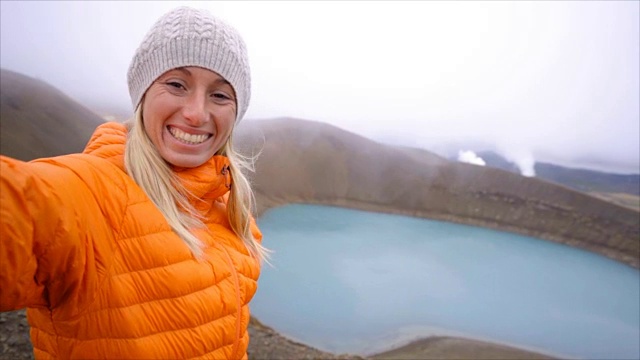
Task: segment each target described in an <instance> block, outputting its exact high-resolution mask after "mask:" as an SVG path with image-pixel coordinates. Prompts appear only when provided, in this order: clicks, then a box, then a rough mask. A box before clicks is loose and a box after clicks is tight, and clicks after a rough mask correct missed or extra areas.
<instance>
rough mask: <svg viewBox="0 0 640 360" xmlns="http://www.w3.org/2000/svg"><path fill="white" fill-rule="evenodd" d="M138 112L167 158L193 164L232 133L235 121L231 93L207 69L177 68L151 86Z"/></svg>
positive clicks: (209, 154) (206, 157) (202, 160)
mask: <svg viewBox="0 0 640 360" xmlns="http://www.w3.org/2000/svg"><path fill="white" fill-rule="evenodd" d="M142 114H143V123H144V127H145V131H146V132H147V135H148V136H149V138H150V139H151V142H152V143H153V145H155V147H156V149H158V152H159V153H160V155H161V156H162V158H164V160H165V161H167V162H168V163H170V164H172V165H174V166H179V167H187V168H191V167H197V166H200V165H202V164H204V163H205V162H206V161H207V160H209V159H210V158H211V157H212V156H213V155H214V154H215V153H216V152H217V151H218V150H219V149H220V148H221V147H222V146H223V145H224V144H225V142H226V141H227V139H228V138H229V136H230V135H231V130H232V129H233V124H234V122H235V119H236V98H235V92H234V91H233V88H232V87H231V85H230V84H229V83H228V82H227V81H226V80H225V79H224V78H222V77H221V76H220V75H218V74H216V73H214V72H212V71H210V70H207V69H203V68H199V67H183V68H177V69H173V70H170V71H168V72H166V73H164V74H163V75H162V76H160V77H159V78H158V79H157V80H156V81H155V82H154V83H153V84H151V86H150V87H149V89H148V90H147V92H146V94H145V97H144V103H143V104H142Z"/></svg>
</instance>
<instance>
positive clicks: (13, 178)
mask: <svg viewBox="0 0 640 360" xmlns="http://www.w3.org/2000/svg"><path fill="white" fill-rule="evenodd" d="M87 197H90V199H88V198H87ZM91 202H93V203H94V204H95V200H94V199H93V196H92V194H91V193H90V192H89V191H88V189H87V188H86V186H84V183H83V182H82V181H81V180H80V179H79V178H78V177H77V176H76V175H75V174H74V173H73V171H71V170H70V169H68V168H66V167H63V166H57V165H56V164H54V163H51V162H48V161H46V160H45V161H38V162H30V163H26V162H22V161H18V160H15V159H11V158H7V157H3V156H0V311H9V310H15V309H20V308H24V307H48V308H53V307H56V306H58V305H59V304H60V303H62V302H65V301H68V300H69V299H70V297H74V296H75V297H77V296H78V291H79V287H80V286H79V284H81V283H83V281H84V280H87V279H88V278H90V277H92V275H93V276H95V270H94V268H95V267H94V266H89V265H91V264H88V261H90V262H93V257H92V256H87V255H88V253H87V250H88V249H90V248H91V246H90V245H89V244H88V243H90V241H87V240H88V236H89V235H88V234H89V232H90V230H89V226H90V225H91V224H88V223H87V222H86V221H84V219H85V216H86V215H87V212H89V211H95V210H92V208H95V205H94V206H93V207H92V206H88V205H87V204H90V203H91ZM89 252H91V250H89Z"/></svg>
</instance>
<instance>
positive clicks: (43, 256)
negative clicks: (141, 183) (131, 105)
mask: <svg viewBox="0 0 640 360" xmlns="http://www.w3.org/2000/svg"><path fill="white" fill-rule="evenodd" d="M125 139H126V129H125V127H124V126H123V125H121V124H118V123H105V124H103V125H101V126H99V127H98V128H97V129H96V132H95V133H94V134H93V136H92V138H91V140H90V141H89V144H88V145H87V148H86V149H85V151H84V152H83V153H82V154H74V155H65V156H60V157H54V158H47V159H39V160H35V161H32V162H28V163H25V162H21V161H17V160H14V159H10V158H7V157H1V158H0V175H1V181H0V211H1V212H0V219H1V220H0V311H8V310H13V309H20V308H24V307H27V308H28V309H27V316H28V320H29V323H30V325H31V340H32V342H33V345H34V352H35V356H36V358H37V359H51V358H52V359H73V358H81V359H93V358H109V359H127V358H139V359H178V358H211V359H237V358H246V357H247V354H246V349H247V346H248V343H249V336H248V333H247V326H248V323H249V308H248V305H247V304H248V302H249V301H250V300H251V298H252V297H253V295H254V293H255V291H256V289H257V279H258V275H259V272H260V265H259V263H258V261H256V260H255V259H253V258H252V257H250V256H249V254H248V252H247V250H246V248H245V247H244V245H243V243H242V241H241V240H240V239H239V238H238V237H237V236H236V235H235V234H234V233H233V232H232V231H231V230H230V225H229V223H228V221H227V213H226V198H227V196H228V187H229V185H230V181H231V179H230V175H229V174H228V171H227V167H228V160H227V158H226V157H223V156H214V157H213V158H212V159H211V160H210V161H209V162H207V163H206V164H204V165H202V166H200V167H198V168H193V169H179V170H175V171H176V173H177V174H178V176H179V178H180V179H181V181H182V182H183V184H185V186H186V187H187V188H188V189H189V191H191V192H192V193H193V195H194V196H195V197H196V198H200V199H202V201H200V200H196V199H195V198H194V199H192V201H193V202H194V203H195V205H196V207H197V209H198V210H199V211H201V212H202V213H203V214H205V218H206V220H205V224H206V225H207V229H201V230H197V232H196V235H197V236H198V237H199V238H200V239H202V241H203V242H204V243H205V250H204V256H203V258H201V259H196V258H194V257H193V255H192V254H191V252H190V251H189V249H188V248H187V246H186V245H185V244H184V242H183V241H182V240H181V239H180V238H178V237H177V235H175V233H174V232H173V231H172V230H171V229H170V228H169V226H168V224H167V222H166V221H165V219H164V217H163V216H162V215H161V214H160V212H159V211H158V210H157V208H156V207H155V206H154V205H153V203H152V202H151V201H150V200H149V198H148V197H147V196H146V195H145V194H144V192H143V191H142V190H141V189H140V188H139V187H138V186H137V185H136V184H135V183H134V182H133V180H132V179H131V178H130V177H129V176H128V175H127V174H126V173H125V170H124V165H123V164H124V163H123V161H124V157H123V154H124V144H125ZM252 226H253V232H254V235H255V236H256V238H258V239H261V234H260V232H259V230H258V229H257V227H255V223H252Z"/></svg>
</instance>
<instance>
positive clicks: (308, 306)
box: [251, 205, 640, 359]
mask: <svg viewBox="0 0 640 360" xmlns="http://www.w3.org/2000/svg"><path fill="white" fill-rule="evenodd" d="M258 224H259V226H260V228H261V230H262V232H263V235H264V245H265V246H267V247H268V248H270V249H272V250H274V254H273V257H272V261H271V262H272V264H273V267H270V266H269V265H266V264H265V265H264V266H263V270H262V275H261V278H260V281H259V288H258V292H257V294H256V296H255V298H254V299H253V301H252V302H251V310H252V314H253V315H255V316H256V317H257V318H258V319H259V320H260V321H262V322H263V323H265V324H267V325H269V326H271V327H273V328H274V329H275V330H277V331H279V332H280V333H282V334H284V335H285V336H287V337H290V338H292V339H294V340H297V341H301V342H303V343H305V344H309V345H311V346H314V347H317V348H319V349H322V350H325V351H330V352H336V353H347V352H348V353H357V354H361V355H368V354H372V353H375V352H379V351H383V350H387V349H389V348H391V347H394V346H396V345H401V344H405V343H407V342H408V341H410V340H416V339H420V338H424V337H426V336H430V335H454V336H464V337H468V338H474V339H481V340H489V341H493V342H498V343H504V344H510V345H513V346H518V347H521V348H526V349H531V350H535V351H542V352H545V353H547V354H551V355H559V356H563V357H573V358H590V359H638V358H640V272H639V271H638V270H637V269H634V268H631V267H629V266H627V265H624V264H621V263H618V262H615V261H613V260H609V259H607V258H605V257H603V256H600V255H596V254H592V253H590V252H587V251H583V250H579V249H575V248H571V247H568V246H564V245H559V244H555V243H552V242H548V241H543V240H538V239H534V238H530V237H524V236H519V235H514V234H511V233H505V232H499V231H494V230H490V229H484V228H479V227H473V226H465V225H458V224H452V223H447V222H441V221H432V220H425V219H418V218H411V217H405V216H398V215H389V214H380V213H371V212H364V211H357V210H349V209H344V208H336V207H327V206H313V205H287V206H284V207H280V208H275V209H271V210H269V211H267V212H266V213H265V214H264V215H263V216H262V217H260V218H259V219H258Z"/></svg>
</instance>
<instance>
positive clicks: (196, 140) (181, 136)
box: [169, 127, 209, 144]
mask: <svg viewBox="0 0 640 360" xmlns="http://www.w3.org/2000/svg"><path fill="white" fill-rule="evenodd" d="M169 132H171V135H173V137H175V138H176V139H178V140H182V141H183V142H186V143H188V144H200V143H201V142H204V141H205V140H207V139H208V138H209V135H207V134H202V135H193V134H187V133H186V132H184V131H182V130H180V129H177V128H174V127H169Z"/></svg>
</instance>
